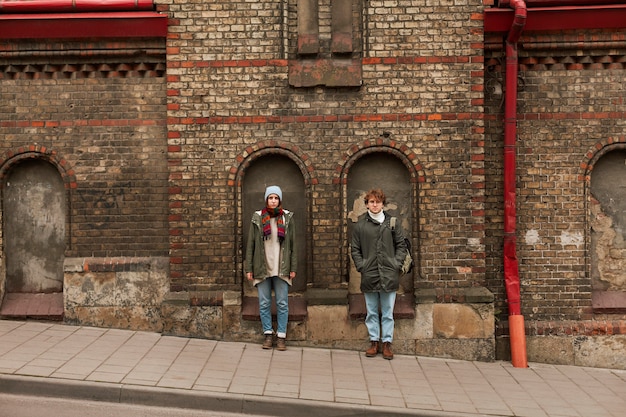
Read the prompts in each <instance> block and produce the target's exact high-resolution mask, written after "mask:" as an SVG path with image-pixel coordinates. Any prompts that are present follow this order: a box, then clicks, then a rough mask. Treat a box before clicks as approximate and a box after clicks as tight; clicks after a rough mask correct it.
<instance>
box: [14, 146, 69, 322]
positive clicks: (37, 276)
mask: <svg viewBox="0 0 626 417" xmlns="http://www.w3.org/2000/svg"><path fill="white" fill-rule="evenodd" d="M66 207H67V201H66V195H65V186H64V183H63V179H62V177H61V174H60V173H59V172H58V170H57V169H56V167H55V166H53V165H52V164H50V163H49V162H47V161H44V160H41V159H36V158H33V159H24V160H22V161H19V162H16V163H15V164H14V165H12V166H11V167H10V168H9V169H8V171H7V172H6V174H5V175H4V177H3V180H2V215H3V216H2V218H3V230H2V232H3V240H4V256H5V261H6V277H5V286H4V288H5V292H6V294H5V297H4V301H3V305H2V315H3V316H22V317H23V316H25V317H37V318H46V317H51V318H52V316H54V318H55V319H56V318H57V316H61V315H62V314H63V296H62V295H63V262H64V258H65V239H66V231H65V229H66V213H67V208H66Z"/></svg>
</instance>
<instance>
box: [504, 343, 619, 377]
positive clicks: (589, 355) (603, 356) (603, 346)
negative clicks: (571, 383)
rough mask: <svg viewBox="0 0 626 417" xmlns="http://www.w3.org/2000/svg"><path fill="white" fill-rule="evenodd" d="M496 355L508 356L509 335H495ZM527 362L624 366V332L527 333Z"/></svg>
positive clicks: (596, 366) (595, 366) (608, 366)
mask: <svg viewBox="0 0 626 417" xmlns="http://www.w3.org/2000/svg"><path fill="white" fill-rule="evenodd" d="M496 344H497V349H496V350H497V354H496V358H497V359H499V360H510V345H509V339H508V337H505V336H502V337H498V338H497V341H496ZM526 351H527V355H528V361H529V362H538V363H548V364H554V365H575V366H588V367H593V368H609V369H626V335H601V336H528V337H527V338H526Z"/></svg>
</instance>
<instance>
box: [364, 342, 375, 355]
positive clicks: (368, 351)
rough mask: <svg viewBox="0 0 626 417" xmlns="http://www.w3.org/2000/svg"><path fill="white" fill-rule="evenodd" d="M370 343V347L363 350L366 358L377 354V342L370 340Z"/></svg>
mask: <svg viewBox="0 0 626 417" xmlns="http://www.w3.org/2000/svg"><path fill="white" fill-rule="evenodd" d="M371 343H372V344H371V346H370V348H369V349H367V350H366V351H365V356H367V357H368V358H373V357H374V356H376V355H378V342H377V341H374V340H372V342H371Z"/></svg>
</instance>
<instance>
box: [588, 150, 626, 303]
mask: <svg viewBox="0 0 626 417" xmlns="http://www.w3.org/2000/svg"><path fill="white" fill-rule="evenodd" d="M609 142H610V143H606V144H599V145H598V146H596V148H595V149H596V150H597V152H595V153H594V152H593V151H590V153H588V156H590V157H591V158H590V160H589V162H588V163H586V164H584V166H585V167H586V175H585V178H586V180H587V181H586V185H587V194H588V195H587V203H588V208H587V216H588V218H589V221H588V224H589V239H588V242H587V243H588V245H589V252H588V253H589V259H588V262H589V269H588V271H589V278H590V283H591V294H592V297H591V299H592V306H593V311H594V313H599V314H622V313H623V312H625V311H626V272H625V271H626V268H625V267H626V214H625V213H626V197H625V196H624V194H623V192H622V191H621V190H623V189H624V187H626V143H620V142H619V141H617V143H616V141H614V140H611V141H609Z"/></svg>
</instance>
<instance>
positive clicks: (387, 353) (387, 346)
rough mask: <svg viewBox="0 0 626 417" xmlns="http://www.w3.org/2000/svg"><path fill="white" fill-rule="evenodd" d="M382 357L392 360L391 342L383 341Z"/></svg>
mask: <svg viewBox="0 0 626 417" xmlns="http://www.w3.org/2000/svg"><path fill="white" fill-rule="evenodd" d="M383 358H384V359H388V360H392V359H393V351H392V350H391V342H383Z"/></svg>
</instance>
